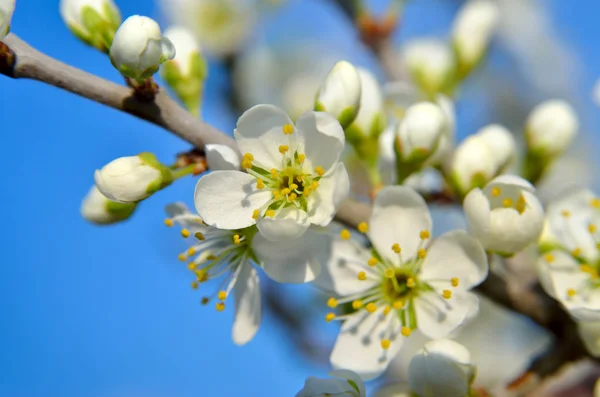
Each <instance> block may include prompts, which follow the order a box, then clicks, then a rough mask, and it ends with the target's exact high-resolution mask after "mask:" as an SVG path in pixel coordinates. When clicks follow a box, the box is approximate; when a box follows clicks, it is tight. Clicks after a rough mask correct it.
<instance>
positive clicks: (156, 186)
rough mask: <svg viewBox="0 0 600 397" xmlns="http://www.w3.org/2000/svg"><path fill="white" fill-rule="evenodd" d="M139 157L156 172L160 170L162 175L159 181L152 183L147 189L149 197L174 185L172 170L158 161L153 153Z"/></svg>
mask: <svg viewBox="0 0 600 397" xmlns="http://www.w3.org/2000/svg"><path fill="white" fill-rule="evenodd" d="M138 157H139V158H140V160H142V162H143V163H144V164H146V165H148V166H150V167H152V168H154V169H155V170H158V172H160V175H161V177H160V178H159V179H156V180H154V181H152V182H151V183H150V184H149V185H148V187H147V188H146V193H148V195H152V194H154V193H156V192H158V191H159V190H161V189H164V188H165V187H167V186H169V185H170V184H171V183H173V175H172V174H171V170H170V169H169V167H167V166H166V165H164V164H162V163H161V162H160V161H158V159H157V158H156V156H155V155H154V154H153V153H150V152H143V153H140V154H138Z"/></svg>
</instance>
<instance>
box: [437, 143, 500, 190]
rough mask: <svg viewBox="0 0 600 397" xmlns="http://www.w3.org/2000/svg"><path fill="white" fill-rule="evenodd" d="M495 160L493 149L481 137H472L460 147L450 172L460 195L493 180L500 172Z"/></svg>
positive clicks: (452, 161) (455, 154) (450, 164)
mask: <svg viewBox="0 0 600 397" xmlns="http://www.w3.org/2000/svg"><path fill="white" fill-rule="evenodd" d="M494 159H495V156H494V153H493V148H492V147H490V146H489V145H488V142H486V141H485V140H484V139H482V138H481V137H480V136H479V135H471V136H469V137H468V138H467V139H465V140H464V141H463V142H462V143H461V144H460V145H458V147H457V148H456V150H455V151H454V153H453V155H452V160H451V161H450V163H449V166H448V168H449V170H448V171H449V172H450V175H451V178H452V181H453V184H454V185H455V187H456V188H457V189H458V191H459V193H460V194H463V195H464V194H467V193H468V192H469V191H470V190H471V189H473V188H474V187H477V186H484V185H485V184H486V183H487V182H489V181H490V180H492V178H494V176H495V175H496V173H497V172H498V169H497V161H496V160H494Z"/></svg>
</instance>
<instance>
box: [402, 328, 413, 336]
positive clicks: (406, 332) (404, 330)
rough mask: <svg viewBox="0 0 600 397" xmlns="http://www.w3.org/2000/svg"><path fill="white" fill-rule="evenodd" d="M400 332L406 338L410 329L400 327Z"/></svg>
mask: <svg viewBox="0 0 600 397" xmlns="http://www.w3.org/2000/svg"><path fill="white" fill-rule="evenodd" d="M400 333H401V334H402V336H404V337H406V338H408V337H409V336H410V333H411V330H410V328H408V327H402V329H401V330H400Z"/></svg>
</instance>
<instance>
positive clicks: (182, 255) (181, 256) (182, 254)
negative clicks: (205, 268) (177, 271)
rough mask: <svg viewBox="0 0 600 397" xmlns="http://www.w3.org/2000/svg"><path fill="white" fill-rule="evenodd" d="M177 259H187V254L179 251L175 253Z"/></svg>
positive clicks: (183, 260)
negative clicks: (177, 253)
mask: <svg viewBox="0 0 600 397" xmlns="http://www.w3.org/2000/svg"><path fill="white" fill-rule="evenodd" d="M177 259H179V260H180V261H182V262H185V261H187V256H186V255H185V254H184V253H181V254H179V255H177Z"/></svg>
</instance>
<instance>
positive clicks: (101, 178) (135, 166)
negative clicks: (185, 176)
mask: <svg viewBox="0 0 600 397" xmlns="http://www.w3.org/2000/svg"><path fill="white" fill-rule="evenodd" d="M94 180H95V182H96V186H97V187H98V189H99V190H100V192H101V193H102V194H103V195H105V196H106V197H107V198H109V199H110V200H112V201H117V202H121V203H133V202H137V201H140V200H143V199H145V198H146V197H148V196H150V195H151V194H153V193H155V192H157V191H158V190H160V189H162V188H164V187H165V186H167V185H169V184H170V183H171V182H172V181H173V177H172V175H171V172H170V171H169V169H168V168H167V167H165V166H164V165H162V164H161V163H159V162H158V160H156V157H155V156H154V155H153V154H152V153H141V154H139V155H137V156H130V157H120V158H118V159H116V160H113V161H111V162H110V163H108V164H107V165H105V166H104V167H103V168H102V169H100V170H96V173H95V174H94Z"/></svg>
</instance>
